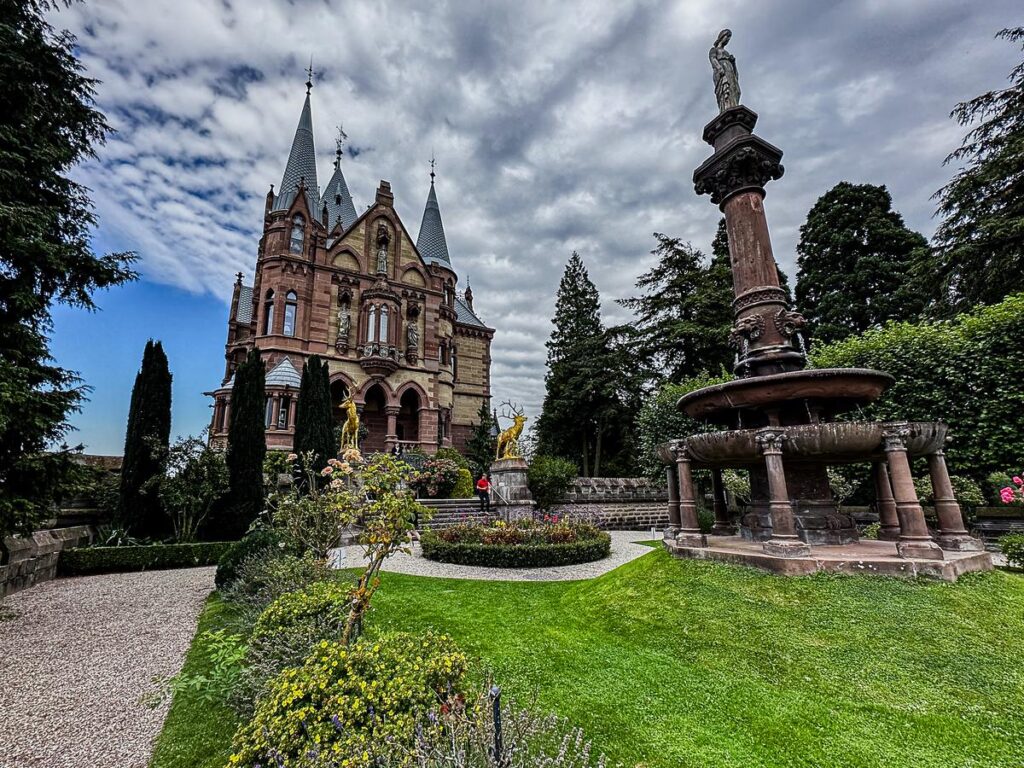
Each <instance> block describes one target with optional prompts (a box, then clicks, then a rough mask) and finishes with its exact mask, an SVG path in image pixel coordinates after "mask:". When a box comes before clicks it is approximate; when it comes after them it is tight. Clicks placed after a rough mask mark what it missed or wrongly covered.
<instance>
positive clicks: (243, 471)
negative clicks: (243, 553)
mask: <svg viewBox="0 0 1024 768" xmlns="http://www.w3.org/2000/svg"><path fill="white" fill-rule="evenodd" d="M265 379H266V371H265V369H264V367H263V361H262V360H261V359H260V353H259V350H257V349H251V350H249V356H248V357H247V358H246V359H245V360H244V361H243V362H242V364H241V365H239V366H238V368H237V369H235V384H234V386H233V387H232V388H231V423H230V424H229V425H228V449H227V453H226V455H225V459H226V462H227V467H228V483H229V491H228V496H227V499H226V504H225V506H224V509H223V514H222V515H221V518H222V519H221V520H219V521H217V522H218V526H217V527H218V528H219V532H220V535H222V536H224V537H226V538H238V537H240V536H242V534H244V533H245V531H246V529H248V527H249V525H250V523H252V521H253V520H255V519H256V517H257V515H259V513H260V512H261V511H262V510H263V459H264V458H265V457H266V455H267V442H266V440H267V438H266V432H265V429H264V422H263V420H264V418H265V408H266V383H265Z"/></svg>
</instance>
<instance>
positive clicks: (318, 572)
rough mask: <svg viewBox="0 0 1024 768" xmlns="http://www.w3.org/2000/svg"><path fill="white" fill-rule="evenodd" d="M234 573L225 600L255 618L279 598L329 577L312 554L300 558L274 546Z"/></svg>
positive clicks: (256, 555)
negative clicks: (235, 574) (235, 575)
mask: <svg viewBox="0 0 1024 768" xmlns="http://www.w3.org/2000/svg"><path fill="white" fill-rule="evenodd" d="M237 573H238V576H237V578H236V579H235V580H234V581H233V582H232V583H231V584H230V585H228V586H227V587H225V588H224V590H223V593H224V598H225V599H226V600H230V601H231V602H232V603H235V604H236V605H239V606H241V607H243V608H245V609H247V611H248V612H249V615H252V614H253V613H255V615H257V616H258V615H259V614H260V613H262V611H263V610H264V609H265V608H266V607H267V606H268V605H270V604H271V603H273V602H274V601H275V600H277V599H278V598H279V597H281V595H285V594H287V593H289V592H295V591H296V590H300V589H305V588H306V587H308V586H309V585H310V584H315V583H316V582H318V581H325V580H327V579H329V578H331V575H332V571H331V568H330V566H328V565H327V562H326V561H325V560H317V559H316V558H315V557H313V555H312V553H310V552H307V553H306V554H304V555H302V556H301V557H299V556H297V555H293V554H290V553H286V552H282V551H281V550H280V549H277V548H276V547H275V548H274V549H271V550H264V551H262V552H257V553H256V554H254V555H251V556H249V557H247V558H246V559H245V560H243V561H242V562H241V564H240V565H239V566H238V570H237ZM253 618H255V616H253Z"/></svg>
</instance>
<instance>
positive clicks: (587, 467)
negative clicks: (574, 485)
mask: <svg viewBox="0 0 1024 768" xmlns="http://www.w3.org/2000/svg"><path fill="white" fill-rule="evenodd" d="M583 476H584V477H590V462H589V460H588V456H587V433H586V432H584V433H583Z"/></svg>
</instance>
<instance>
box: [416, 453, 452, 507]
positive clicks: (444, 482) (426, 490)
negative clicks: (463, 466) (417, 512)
mask: <svg viewBox="0 0 1024 768" xmlns="http://www.w3.org/2000/svg"><path fill="white" fill-rule="evenodd" d="M458 480H459V465H458V464H456V463H455V462H454V461H452V460H451V459H439V458H436V457H435V458H432V459H426V460H425V461H424V462H423V466H422V468H421V469H420V470H419V471H418V472H417V473H416V474H414V475H413V476H412V478H411V479H410V480H409V487H410V488H412V489H413V490H414V491H418V492H419V493H420V494H422V495H424V496H428V497H430V498H432V499H434V498H439V499H446V498H448V497H449V496H451V493H452V491H453V490H454V489H455V484H456V483H457V482H458Z"/></svg>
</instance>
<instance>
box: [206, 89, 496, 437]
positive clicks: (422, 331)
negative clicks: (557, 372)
mask: <svg viewBox="0 0 1024 768" xmlns="http://www.w3.org/2000/svg"><path fill="white" fill-rule="evenodd" d="M433 177H434V174H433V172H431V182H430V191H429V194H428V197H427V205H426V209H425V211H424V216H423V223H422V224H421V225H420V230H419V233H418V237H417V239H416V240H414V239H413V237H412V236H411V235H410V233H409V231H408V229H407V228H406V226H405V224H404V223H403V221H402V220H401V218H400V217H399V216H398V213H397V211H396V210H395V207H394V195H393V194H392V191H391V185H390V184H389V183H388V182H387V181H381V182H380V186H379V187H378V189H377V192H376V195H375V199H374V201H373V203H372V204H371V205H370V206H368V207H367V208H366V209H365V210H364V211H363V213H362V214H361V215H358V216H356V214H355V207H354V206H353V204H352V200H351V196H350V195H349V194H348V188H347V185H346V183H345V180H344V176H343V174H342V172H341V150H340V148H339V152H338V157H337V160H336V162H335V166H334V176H333V177H332V179H331V181H330V183H329V184H328V186H327V189H326V190H325V191H324V193H323V194H321V193H320V190H319V189H318V188H316V167H315V152H314V150H313V144H312V118H311V113H310V100H309V94H308V93H307V96H306V103H305V106H304V108H303V112H302V116H301V118H300V121H299V128H298V130H297V131H296V135H295V139H294V142H293V145H292V152H291V155H290V157H289V160H288V167H287V168H286V171H285V176H284V181H283V182H282V188H281V191H280V193H279V194H276V195H275V193H274V191H273V187H272V188H271V191H270V193H269V194H268V195H267V201H266V210H265V216H264V221H263V235H262V237H261V238H260V241H259V247H258V250H257V259H256V269H255V278H254V281H253V284H252V286H247V285H243V282H242V275H241V273H239V276H238V280H237V281H236V283H235V287H234V293H233V296H232V301H231V310H230V316H229V321H228V332H227V344H226V347H225V368H224V378H223V379H222V383H221V386H220V387H218V388H217V389H216V390H214V391H213V392H210V393H208V394H209V395H210V396H211V397H213V400H214V407H213V417H212V421H211V428H210V435H211V440H212V442H213V443H214V444H215V445H221V446H223V445H224V444H225V443H226V439H227V427H228V424H229V422H230V412H229V411H230V406H229V401H230V395H231V385H232V376H233V373H234V370H235V368H236V367H237V366H238V364H239V363H240V362H241V361H242V360H244V358H245V357H246V355H247V354H248V352H249V350H250V349H252V348H253V347H256V348H257V349H259V350H260V352H261V353H262V355H263V359H264V361H265V362H266V365H267V371H268V373H267V404H266V425H267V433H266V434H267V447H268V448H270V449H277V450H291V448H292V441H293V437H294V425H295V416H296V408H297V395H298V385H299V379H300V374H301V371H302V367H303V365H304V362H305V360H306V359H307V358H308V357H309V356H311V355H314V354H316V355H319V356H320V357H321V358H324V359H326V360H327V363H328V366H329V372H330V382H331V397H332V401H333V403H334V405H335V406H338V405H340V404H341V402H342V401H343V400H344V399H345V398H347V397H349V396H351V397H352V398H353V401H354V402H355V404H356V406H357V408H358V410H359V413H360V421H361V424H362V426H364V427H365V428H366V433H365V438H364V439H363V441H362V447H363V449H364V450H366V451H383V450H389V449H391V448H392V447H393V446H394V445H396V444H402V445H403V446H405V447H412V446H416V447H419V448H421V449H423V450H424V451H426V452H428V453H433V452H434V451H436V449H437V448H438V447H439V446H454V447H456V448H462V447H463V446H464V444H465V441H466V440H467V438H468V437H469V435H470V433H471V429H472V425H473V424H474V423H475V421H476V420H477V415H478V413H479V410H480V406H481V404H488V403H489V400H490V364H491V358H490V345H491V339H492V338H493V336H494V330H493V329H492V328H489V327H487V326H486V325H485V324H484V323H483V322H482V321H481V320H480V318H479V317H478V316H477V315H476V313H475V310H474V306H473V293H472V290H471V289H470V288H469V287H466V288H465V290H460V289H459V288H458V276H457V274H456V272H455V270H454V268H453V267H452V263H451V259H450V257H449V254H448V248H447V243H446V241H445V239H444V229H443V226H442V224H441V218H440V210H439V208H438V205H437V197H436V193H435V190H434V178H433ZM332 214H333V215H332ZM349 219H350V220H349ZM336 418H337V419H338V420H339V422H340V419H341V412H340V410H338V411H336Z"/></svg>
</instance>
